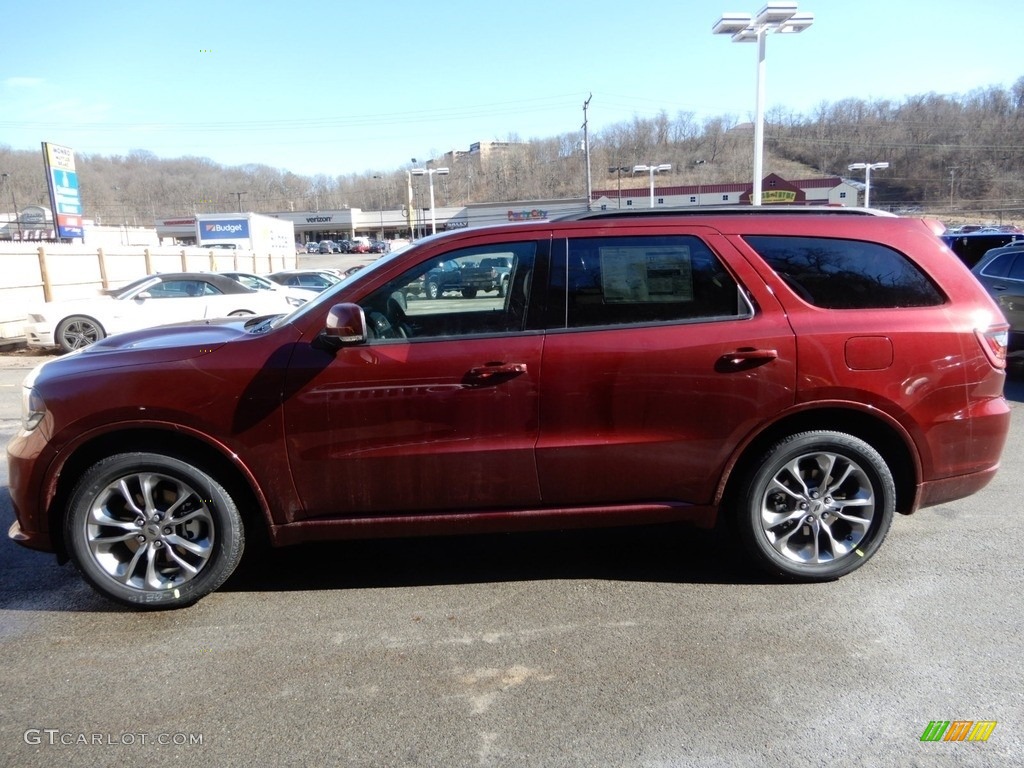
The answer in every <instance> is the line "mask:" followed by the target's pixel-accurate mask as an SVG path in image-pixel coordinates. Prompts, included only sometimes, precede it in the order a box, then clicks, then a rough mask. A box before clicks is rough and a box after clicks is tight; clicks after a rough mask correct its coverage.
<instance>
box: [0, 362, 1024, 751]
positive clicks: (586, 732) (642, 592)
mask: <svg viewBox="0 0 1024 768" xmlns="http://www.w3.org/2000/svg"><path fill="white" fill-rule="evenodd" d="M34 361H35V358H34V357H32V356H24V355H22V356H8V357H0V437H2V438H3V440H4V442H6V440H7V439H8V438H9V437H10V436H11V435H12V434H13V433H14V431H15V430H16V429H17V424H18V412H19V397H20V394H19V387H18V382H19V381H20V378H21V377H22V376H23V375H24V373H25V372H26V371H27V368H28V367H29V366H30V365H31V364H32V363H33V362H34ZM1007 394H1008V398H1009V399H1010V401H1011V404H1012V405H1013V406H1014V412H1013V426H1012V428H1011V435H1010V443H1009V445H1008V447H1007V450H1006V452H1005V454H1004V465H1003V468H1002V470H1001V472H1000V473H999V475H998V476H997V477H996V479H995V480H994V481H993V483H992V484H991V485H990V486H989V487H988V488H986V489H985V490H984V491H983V492H981V493H979V494H977V495H976V496H974V497H972V498H970V499H966V500H963V501H959V502H955V503H952V504H946V505H942V506H939V507H935V508H931V509H926V510H922V511H921V512H920V513H918V514H917V515H914V516H913V517H910V518H903V517H900V518H898V519H897V520H896V522H895V523H894V525H893V529H892V532H891V533H890V534H889V537H888V539H887V541H886V542H885V544H884V545H883V547H882V549H881V551H880V552H879V554H878V555H877V556H876V557H875V558H874V559H873V560H872V562H871V563H869V564H868V565H866V566H865V567H864V568H863V569H861V570H859V571H857V572H856V573H854V574H852V575H851V576H848V577H846V578H844V579H841V580H839V581H837V582H833V583H830V584H820V585H786V584H778V583H772V582H770V581H766V580H765V579H763V578H761V576H760V575H759V574H758V573H756V572H753V571H751V570H750V569H748V568H746V567H745V566H744V565H743V564H742V563H741V562H737V561H736V560H735V558H733V557H732V556H731V555H730V554H729V551H728V549H727V548H723V546H722V545H721V543H720V542H718V541H717V540H715V539H714V537H712V536H711V535H710V534H706V533H701V532H696V531H692V530H688V529H685V528H678V527H651V528H638V529H629V530H608V531H588V532H574V533H568V532H567V533H550V534H531V535H515V536H510V535H506V536H480V537H465V538H452V539H440V540H437V539H434V540H415V541H413V540H400V541H385V542H346V543H342V544H331V545H326V544H325V545H317V546H307V547H301V548H295V549H291V550H283V551H279V552H274V553H270V554H266V555H262V556H260V557H257V558H251V559H250V560H249V561H248V562H246V563H245V564H244V567H243V568H242V570H241V571H240V572H239V573H237V574H236V575H235V576H234V577H232V579H231V580H229V582H228V583H227V584H226V585H225V587H224V588H222V589H221V590H220V591H218V592H217V593H215V594H213V595H211V596H209V597H207V598H206V599H204V600H202V601H201V602H200V603H199V604H197V605H195V606H193V607H191V608H187V609H184V610H180V611H174V612H165V613H150V614H144V613H136V612H133V611H130V610H127V609H122V608H120V607H117V606H115V605H113V604H110V603H107V602H105V601H104V600H103V599H102V598H100V597H98V596H96V595H95V594H94V593H93V592H92V591H91V590H90V589H89V588H88V587H87V586H86V585H85V584H84V583H83V582H82V581H81V579H80V578H79V577H78V576H77V574H76V573H75V572H74V570H73V568H72V567H71V566H58V565H56V563H55V561H54V560H53V558H52V557H50V556H47V555H43V554H39V553H34V552H29V551H26V550H23V549H21V548H19V547H17V546H15V545H14V544H12V543H11V542H9V541H8V540H7V538H6V536H4V537H3V539H2V541H0V649H2V654H3V656H2V657H3V660H4V664H3V666H2V668H0V765H11V766H46V767H47V768H49V767H50V766H62V765H76V766H77V765H107V766H113V765H139V764H146V765H150V766H161V765H182V764H185V765H210V766H234V765H247V766H252V765H282V766H284V765H295V766H300V765H301V766H307V765H337V766H544V767H547V766H713V765H729V766H764V765H778V766H822V765H841V766H889V765H918V766H945V765H949V766H954V765H955V766H961V765H967V766H973V765H976V766H1003V765H1006V766H1010V765H1020V764H1022V763H1024V656H1022V654H1021V650H1022V647H1024V640H1022V637H1024V610H1022V608H1024V597H1022V595H1024V576H1022V568H1021V566H1022V557H1021V552H1024V526H1022V525H1021V515H1022V505H1021V501H1020V490H1019V483H1020V479H1021V478H1022V477H1024V450H1022V449H1024V380H1022V379H1020V378H1015V379H1013V380H1011V382H1010V383H1009V385H1008V387H1007ZM6 483H7V475H6V467H3V468H2V469H0V525H2V528H3V531H4V532H6V530H7V527H8V526H9V524H10V522H11V520H12V519H13V513H12V511H11V507H10V498H9V495H8V494H7V488H6ZM933 721H975V722H980V721H988V722H995V723H996V726H995V728H994V730H992V731H991V733H990V735H989V738H988V740H987V741H973V742H972V741H938V742H931V741H922V740H921V737H922V735H923V733H924V732H925V730H926V729H927V728H928V726H929V723H932V722H933Z"/></svg>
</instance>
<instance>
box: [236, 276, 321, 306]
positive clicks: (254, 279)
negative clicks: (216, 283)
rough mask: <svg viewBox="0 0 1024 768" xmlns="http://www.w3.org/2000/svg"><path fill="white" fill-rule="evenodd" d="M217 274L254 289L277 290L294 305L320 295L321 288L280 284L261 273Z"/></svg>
mask: <svg viewBox="0 0 1024 768" xmlns="http://www.w3.org/2000/svg"><path fill="white" fill-rule="evenodd" d="M217 274H219V275H224V276H225V277H230V278H231V279H232V280H234V281H236V282H238V283H241V284H242V285H244V286H245V287H246V288H251V289H252V290H254V291H277V292H279V293H281V294H283V295H284V296H286V297H287V298H288V303H289V304H291V305H292V306H293V307H298V306H301V305H303V304H305V303H306V302H307V301H309V300H310V299H312V298H314V297H316V296H319V295H320V289H319V288H310V287H308V286H289V285H280V284H279V283H275V282H274V281H273V280H268V279H267V278H265V277H261V276H260V275H254V274H253V273H252V272H218V273H217Z"/></svg>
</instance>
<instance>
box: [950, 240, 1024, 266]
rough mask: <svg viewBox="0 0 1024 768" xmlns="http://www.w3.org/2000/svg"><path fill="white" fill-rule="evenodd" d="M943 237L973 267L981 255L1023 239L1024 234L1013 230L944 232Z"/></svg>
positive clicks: (962, 259) (963, 260) (954, 251)
mask: <svg viewBox="0 0 1024 768" xmlns="http://www.w3.org/2000/svg"><path fill="white" fill-rule="evenodd" d="M942 239H943V241H944V242H945V243H946V245H948V246H949V248H950V250H952V251H953V253H955V254H956V255H957V256H958V257H959V258H960V260H961V261H962V262H963V263H964V264H966V265H967V266H968V267H969V268H973V267H974V265H975V264H977V263H978V261H980V260H981V257H982V256H984V255H985V254H986V253H988V252H989V251H990V250H992V249H993V248H998V247H1000V246H1003V245H1007V244H1009V243H1012V242H1014V241H1015V240H1022V239H1024V235H1019V234H1016V233H1013V232H981V231H973V232H969V233H967V234H962V235H951V234H948V233H947V234H943V236H942Z"/></svg>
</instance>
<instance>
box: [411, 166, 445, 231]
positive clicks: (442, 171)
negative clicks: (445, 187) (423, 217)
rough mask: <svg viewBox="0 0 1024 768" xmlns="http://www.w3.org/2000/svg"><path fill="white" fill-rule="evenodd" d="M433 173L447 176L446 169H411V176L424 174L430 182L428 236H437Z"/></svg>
mask: <svg viewBox="0 0 1024 768" xmlns="http://www.w3.org/2000/svg"><path fill="white" fill-rule="evenodd" d="M435 173H436V174H437V175H438V176H447V175H448V169H447V168H413V169H412V175H413V176H422V175H424V174H426V175H427V178H428V179H429V180H430V234H432V235H436V234H437V219H436V217H435V216H434V174H435Z"/></svg>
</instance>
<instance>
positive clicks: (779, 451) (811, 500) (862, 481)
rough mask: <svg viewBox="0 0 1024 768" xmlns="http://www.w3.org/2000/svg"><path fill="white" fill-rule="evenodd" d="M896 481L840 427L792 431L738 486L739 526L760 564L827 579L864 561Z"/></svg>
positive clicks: (886, 515) (799, 577)
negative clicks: (831, 429)
mask: <svg viewBox="0 0 1024 768" xmlns="http://www.w3.org/2000/svg"><path fill="white" fill-rule="evenodd" d="M895 506H896V486H895V483H894V482H893V478H892V473H891V472H890V471H889V467H888V466H887V465H886V463H885V460H884V459H883V458H882V456H881V455H880V454H879V453H878V451H876V450H875V449H874V448H872V447H871V446H870V445H868V444H867V443H866V442H864V441H863V440H861V439H859V438H856V437H853V436H852V435H847V434H844V433H841V432H830V431H815V432H802V433H799V434H795V435H791V436H789V437H787V438H785V439H783V440H780V441H779V442H777V443H776V444H775V445H773V446H772V447H771V448H770V449H769V450H768V451H767V452H766V453H765V454H764V455H763V456H762V457H761V460H760V461H759V462H757V464H756V465H755V466H754V467H753V468H752V469H751V471H750V472H749V474H748V475H747V476H746V478H745V481H744V482H743V484H742V486H741V493H740V505H739V507H738V509H737V510H736V512H737V518H736V519H737V522H738V526H737V528H738V532H739V535H740V537H741V539H742V540H743V543H744V545H745V546H746V548H747V550H748V552H749V553H750V554H751V555H752V556H753V557H754V559H755V561H756V562H757V563H758V565H759V566H761V567H762V568H763V569H765V570H767V571H769V572H770V573H772V574H775V575H777V576H783V577H786V578H789V579H792V580H795V581H830V580H832V579H837V578H839V577H840V576H843V575H845V574H847V573H849V572H851V571H853V570H855V569H857V568H859V567H860V566H861V565H863V564H864V563H866V562H867V561H868V560H869V559H870V558H871V556H872V555H874V554H875V552H876V551H877V550H878V548H879V547H880V546H881V544H882V541H883V540H884V539H885V536H886V534H887V533H888V531H889V526H890V525H891V524H892V518H893V512H894V510H895Z"/></svg>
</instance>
